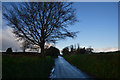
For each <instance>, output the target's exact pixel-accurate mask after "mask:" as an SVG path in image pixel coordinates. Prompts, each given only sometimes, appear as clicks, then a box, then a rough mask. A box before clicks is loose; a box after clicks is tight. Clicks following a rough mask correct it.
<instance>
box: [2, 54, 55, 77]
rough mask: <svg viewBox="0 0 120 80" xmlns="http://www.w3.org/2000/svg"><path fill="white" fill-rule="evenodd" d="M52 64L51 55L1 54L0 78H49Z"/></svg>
mask: <svg viewBox="0 0 120 80" xmlns="http://www.w3.org/2000/svg"><path fill="white" fill-rule="evenodd" d="M53 65H54V58H53V57H51V56H45V57H40V56H33V55H20V54H19V55H18V54H17V55H13V54H3V56H2V79H40V78H49V74H50V72H51V70H52V67H53Z"/></svg>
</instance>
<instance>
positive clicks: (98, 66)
mask: <svg viewBox="0 0 120 80" xmlns="http://www.w3.org/2000/svg"><path fill="white" fill-rule="evenodd" d="M64 58H65V59H66V60H67V61H68V62H70V63H71V64H73V65H74V66H76V67H78V68H79V69H81V70H82V71H84V72H87V73H88V74H90V75H91V76H94V77H95V78H114V79H115V78H119V73H118V71H119V69H118V68H120V67H119V62H118V61H119V58H120V54H119V53H111V54H76V55H75V54H74V55H73V54H72V55H66V56H64Z"/></svg>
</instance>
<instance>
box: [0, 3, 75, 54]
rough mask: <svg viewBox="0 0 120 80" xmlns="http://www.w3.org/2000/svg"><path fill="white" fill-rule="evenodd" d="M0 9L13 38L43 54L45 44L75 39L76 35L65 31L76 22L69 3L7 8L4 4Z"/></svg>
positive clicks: (14, 5) (36, 4)
mask: <svg viewBox="0 0 120 80" xmlns="http://www.w3.org/2000/svg"><path fill="white" fill-rule="evenodd" d="M2 8H3V18H4V19H5V20H7V23H8V25H9V26H11V27H12V28H13V29H14V31H13V33H14V34H15V35H16V37H18V38H19V39H24V38H25V39H26V40H28V41H30V42H31V43H33V44H35V45H39V46H40V48H41V53H42V54H44V45H45V43H46V42H47V43H50V42H53V43H55V42H56V41H58V40H59V39H65V38H66V37H72V38H73V37H74V36H76V33H77V32H71V31H69V30H68V29H67V27H68V26H69V25H71V24H73V23H74V22H76V21H77V19H76V17H75V9H73V8H72V3H70V2H68V3H67V2H23V3H11V6H10V7H9V8H8V7H6V5H5V3H3V7H2Z"/></svg>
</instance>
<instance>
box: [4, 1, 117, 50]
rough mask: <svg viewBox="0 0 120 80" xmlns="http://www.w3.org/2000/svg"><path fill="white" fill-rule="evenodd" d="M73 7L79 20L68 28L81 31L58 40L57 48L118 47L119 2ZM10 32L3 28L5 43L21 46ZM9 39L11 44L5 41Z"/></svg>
mask: <svg viewBox="0 0 120 80" xmlns="http://www.w3.org/2000/svg"><path fill="white" fill-rule="evenodd" d="M73 8H75V9H76V17H77V19H78V20H79V22H76V23H75V24H74V25H71V26H69V27H68V29H69V30H71V31H79V33H78V34H77V37H75V38H74V39H71V38H67V39H65V40H60V41H58V42H57V43H56V44H55V46H56V47H57V48H59V49H60V50H61V49H63V48H64V47H66V46H70V45H74V44H79V45H80V46H81V47H83V46H85V47H89V46H92V48H94V49H96V51H106V50H108V51H109V50H111V49H112V50H116V48H118V3H117V2H74V3H73ZM10 32H11V29H10V28H3V34H2V35H3V37H2V40H3V45H4V43H5V46H7V47H14V49H15V48H16V47H17V48H19V44H18V43H17V42H16V41H15V39H14V37H13V36H12V33H10ZM8 38H9V39H10V40H9V39H8ZM6 39H7V40H6ZM8 40H9V43H11V44H10V45H8V42H5V41H8ZM6 43H7V44H6ZM11 45H12V46H11ZM14 45H15V46H14ZM4 49H6V47H4Z"/></svg>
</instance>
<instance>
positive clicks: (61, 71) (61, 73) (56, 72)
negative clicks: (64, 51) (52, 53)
mask: <svg viewBox="0 0 120 80" xmlns="http://www.w3.org/2000/svg"><path fill="white" fill-rule="evenodd" d="M52 71H53V72H52V74H51V78H90V77H89V76H88V75H86V74H85V73H83V72H82V71H81V70H79V69H78V68H76V67H75V66H73V65H71V64H70V63H68V62H67V61H66V60H65V59H64V58H63V57H61V56H58V58H57V59H55V67H54V68H53V70H52Z"/></svg>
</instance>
